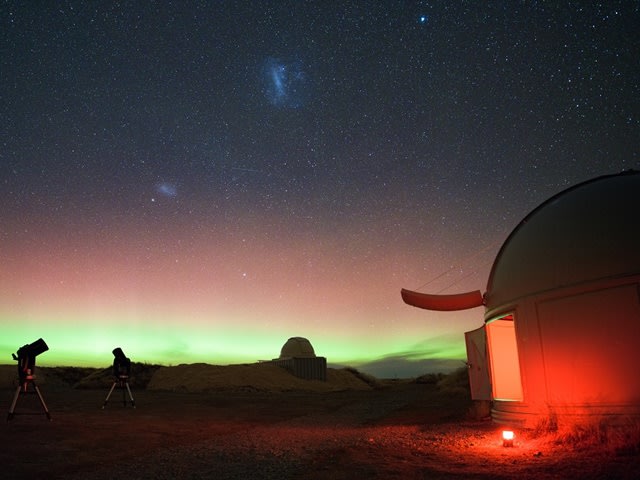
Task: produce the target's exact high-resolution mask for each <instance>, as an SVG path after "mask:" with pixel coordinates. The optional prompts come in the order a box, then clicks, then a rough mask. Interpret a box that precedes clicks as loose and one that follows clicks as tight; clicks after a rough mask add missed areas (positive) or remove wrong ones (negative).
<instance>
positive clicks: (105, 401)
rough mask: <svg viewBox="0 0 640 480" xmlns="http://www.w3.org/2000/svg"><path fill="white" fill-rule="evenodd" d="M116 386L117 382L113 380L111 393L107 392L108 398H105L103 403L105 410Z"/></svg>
mask: <svg viewBox="0 0 640 480" xmlns="http://www.w3.org/2000/svg"><path fill="white" fill-rule="evenodd" d="M114 388H116V382H113V385H111V390H109V393H107V398H105V399H104V403H103V404H102V409H103V410H104V407H106V406H107V403H108V402H109V397H110V396H111V393H113V389H114Z"/></svg>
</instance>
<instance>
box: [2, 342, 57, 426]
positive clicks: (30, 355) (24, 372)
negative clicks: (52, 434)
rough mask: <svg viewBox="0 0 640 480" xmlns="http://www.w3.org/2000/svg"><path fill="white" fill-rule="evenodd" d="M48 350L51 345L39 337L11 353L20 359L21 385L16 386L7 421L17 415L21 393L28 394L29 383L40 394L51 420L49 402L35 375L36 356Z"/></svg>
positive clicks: (39, 396)
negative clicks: (37, 383) (45, 401)
mask: <svg viewBox="0 0 640 480" xmlns="http://www.w3.org/2000/svg"><path fill="white" fill-rule="evenodd" d="M47 350H49V347H48V346H47V344H46V343H45V341H44V340H43V339H41V338H39V339H38V340H36V341H35V342H33V343H29V344H27V345H23V346H22V347H20V348H19V349H18V351H17V352H16V353H12V354H11V356H12V357H13V359H14V360H17V361H18V377H19V378H20V385H18V387H17V388H16V393H15V395H14V396H13V401H12V402H11V408H9V415H7V421H9V420H11V419H12V418H13V416H14V415H16V405H17V403H18V398H19V397H20V393H21V392H22V393H23V394H26V393H27V390H29V385H31V386H32V387H33V390H34V391H35V393H36V394H37V395H38V399H39V400H40V405H42V410H44V413H45V415H46V416H47V418H48V419H49V420H51V415H50V414H49V409H48V408H47V404H46V403H44V398H43V397H42V393H40V389H39V388H38V385H36V382H35V377H36V376H35V375H34V372H35V370H36V357H37V356H38V355H40V354H41V353H43V352H46V351H47Z"/></svg>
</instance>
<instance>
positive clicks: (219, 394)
mask: <svg viewBox="0 0 640 480" xmlns="http://www.w3.org/2000/svg"><path fill="white" fill-rule="evenodd" d="M41 391H42V394H43V396H44V398H45V401H46V403H47V405H48V407H49V410H50V412H51V416H52V420H51V421H48V420H47V418H46V416H45V415H44V414H43V411H42V408H41V407H40V404H39V403H38V401H37V397H36V396H35V395H27V396H21V397H20V398H19V400H18V404H17V406H16V413H17V415H15V417H14V418H12V419H11V420H10V421H7V422H6V424H5V425H3V426H2V427H0V444H1V445H2V448H1V449H0V465H1V466H2V467H1V468H2V473H1V475H2V478H4V479H26V478H48V479H63V478H64V479H83V478H92V479H125V478H126V479H128V480H134V479H183V478H184V479H208V478H212V479H222V480H223V479H248V478H252V479H279V480H282V479H357V478H378V479H445V478H470V479H485V478H486V479H489V478H491V479H492V480H495V479H506V478H518V479H522V480H526V479H560V478H583V479H589V478H591V479H600V478H602V479H604V478H620V479H623V478H624V479H627V478H628V479H632V478H640V456H639V455H638V452H637V449H631V450H627V451H624V450H622V451H617V452H611V451H606V449H600V448H597V447H591V448H574V447H571V448H569V447H563V446H562V445H558V444H556V443H555V442H550V441H549V440H548V439H546V438H534V437H532V436H529V438H528V437H527V434H526V433H524V432H523V433H520V432H517V434H518V437H517V438H516V442H515V446H514V447H513V448H504V447H503V446H502V441H501V438H500V429H499V428H498V427H497V426H496V425H494V424H492V423H491V422H490V421H472V420H469V419H468V417H467V415H466V413H467V410H468V407H469V404H470V402H469V400H468V399H467V396H466V395H464V394H456V393H451V392H449V393H447V394H443V393H442V392H439V391H438V389H437V387H436V386H435V385H425V384H417V383H406V382H398V383H397V384H393V383H389V384H387V385H386V386H384V388H376V389H372V390H370V391H352V390H349V391H338V392H335V391H334V392H276V393H274V392H265V391H213V392H203V393H178V392H166V391H152V390H136V389H132V392H133V396H134V399H135V402H136V408H135V409H134V408H132V407H131V406H130V405H129V404H127V406H126V407H125V406H123V401H122V399H123V397H122V392H121V391H120V390H118V389H116V391H115V392H114V393H113V395H112V397H111V399H110V402H109V404H108V405H107V407H106V408H105V409H102V408H101V407H102V404H103V401H104V399H105V396H106V393H107V391H108V389H106V390H104V389H84V390H79V389H73V388H71V387H68V386H64V385H53V384H51V385H46V386H45V385H41ZM12 397H13V390H12V389H10V388H9V387H6V388H3V389H1V390H0V400H1V399H2V398H4V402H5V403H3V404H4V405H6V411H7V412H8V411H9V407H10V404H11V399H12Z"/></svg>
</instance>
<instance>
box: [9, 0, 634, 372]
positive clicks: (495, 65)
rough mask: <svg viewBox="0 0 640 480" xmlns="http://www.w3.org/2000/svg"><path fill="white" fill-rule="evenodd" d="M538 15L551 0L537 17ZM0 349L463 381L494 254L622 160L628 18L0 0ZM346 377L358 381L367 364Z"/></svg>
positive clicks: (627, 155)
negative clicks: (319, 360)
mask: <svg viewBox="0 0 640 480" xmlns="http://www.w3.org/2000/svg"><path fill="white" fill-rule="evenodd" d="M558 4H559V6H558ZM0 21H1V25H0V49H1V50H0V61H1V64H0V189H1V190H0V193H1V196H2V206H1V208H0V322H1V325H2V334H1V336H0V338H1V340H0V353H2V352H3V353H2V355H4V357H2V358H4V360H1V361H0V363H11V361H12V360H11V357H10V354H11V353H12V352H15V351H16V349H17V348H19V347H20V346H22V345H23V344H26V343H30V342H32V341H34V340H36V339H37V338H39V337H43V338H44V339H45V341H46V342H47V343H48V345H49V347H50V350H49V351H48V352H46V353H44V354H43V355H42V356H40V357H39V359H38V363H39V364H43V365H47V364H50V365H52V364H57V365H91V366H104V365H109V364H110V363H111V361H112V358H113V357H112V355H111V350H112V349H113V348H114V347H122V348H123V350H124V351H125V353H126V354H127V355H128V356H130V357H131V359H132V360H133V361H144V362H150V363H161V364H165V365H175V364H179V363H194V362H207V363H214V364H229V363H242V362H254V361H257V360H260V359H262V360H264V359H271V358H276V357H278V355H279V353H280V348H281V347H282V345H283V344H284V343H285V341H286V340H287V339H288V338H289V337H292V336H302V337H306V338H308V339H309V340H310V341H311V343H312V344H313V346H314V348H315V351H316V354H318V355H322V356H326V357H327V359H328V362H329V363H332V364H348V365H351V366H357V367H360V368H362V369H363V370H365V371H368V372H370V373H373V374H376V375H379V376H386V377H393V376H411V375H415V374H420V373H425V372H426V371H441V370H443V369H444V370H446V369H450V368H454V367H457V366H462V365H463V363H462V362H463V360H464V359H465V350H464V337H463V332H464V331H466V330H471V329H474V328H477V327H479V326H481V325H482V322H483V310H482V308H476V309H472V310H469V311H466V312H448V313H434V312H428V311H425V310H420V309H416V308H413V307H410V306H407V305H405V304H404V303H403V302H402V299H401V297H400V289H401V288H403V287H405V288H410V289H416V290H420V291H425V292H429V293H459V292H463V291H468V290H474V289H480V290H482V291H484V289H485V287H486V282H487V279H488V275H489V270H490V267H491V264H492V261H493V259H494V258H495V255H496V253H497V251H498V249H499V248H500V246H501V244H502V242H503V241H504V240H505V239H506V237H507V235H508V234H509V232H510V231H511V230H512V229H513V228H514V227H515V226H516V225H517V223H518V222H519V221H520V220H521V219H522V218H523V217H524V216H525V215H526V214H527V213H529V212H530V211H531V210H532V209H533V208H535V207H536V206H538V205H539V204H540V203H541V202H543V201H545V200H546V199H548V198H549V197H550V196H552V195H554V194H556V193H558V192H560V191H562V190H564V189H565V188H567V187H569V186H572V185H574V184H576V183H578V182H581V181H584V180H587V179H590V178H592V177H595V176H599V175H603V174H610V173H617V172H620V171H622V170H624V169H629V168H635V169H639V168H640V143H639V141H638V140H639V139H640V36H639V34H638V25H640V3H639V2H637V1H624V2H616V1H606V2H543V1H538V2H537V1H526V2H524V1H515V0H514V1H509V0H505V1H490V2H456V1H432V2H409V1H405V2H401V1H385V2H355V1H341V2H337V1H336V2H328V1H323V2H309V1H262V0H261V1H256V2H238V1H210V2H206V1H177V2H170V1H156V2H151V1H122V2H86V1H67V2H63V1H61V2H48V1H32V2H22V1H2V2H1V3H0ZM367 364H368V365H367Z"/></svg>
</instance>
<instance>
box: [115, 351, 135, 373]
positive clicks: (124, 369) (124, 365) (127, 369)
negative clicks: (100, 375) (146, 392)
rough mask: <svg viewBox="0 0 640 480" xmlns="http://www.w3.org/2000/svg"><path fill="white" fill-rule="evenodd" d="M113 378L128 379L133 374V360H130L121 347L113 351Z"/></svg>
mask: <svg viewBox="0 0 640 480" xmlns="http://www.w3.org/2000/svg"><path fill="white" fill-rule="evenodd" d="M111 353H113V376H114V377H125V376H126V377H128V376H129V375H130V374H131V359H129V358H128V357H127V356H126V355H125V354H124V352H123V351H122V349H121V348H120V347H117V348H114V349H113V351H112V352H111Z"/></svg>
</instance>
